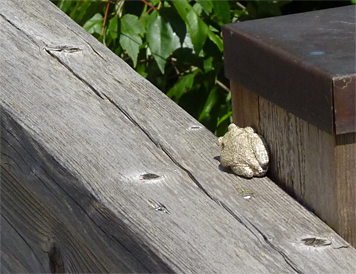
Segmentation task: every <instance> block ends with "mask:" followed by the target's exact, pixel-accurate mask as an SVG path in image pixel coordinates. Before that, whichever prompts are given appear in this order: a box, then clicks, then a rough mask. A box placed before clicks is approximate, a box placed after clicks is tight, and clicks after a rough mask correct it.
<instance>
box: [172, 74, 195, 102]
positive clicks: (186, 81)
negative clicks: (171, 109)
mask: <svg viewBox="0 0 356 274" xmlns="http://www.w3.org/2000/svg"><path fill="white" fill-rule="evenodd" d="M198 72H199V70H195V71H194V72H193V73H190V74H188V75H186V76H184V77H182V78H181V79H180V80H179V82H178V83H177V84H176V85H175V86H173V87H172V88H171V89H170V90H169V91H168V93H167V96H168V97H169V98H173V97H174V100H175V101H176V102H178V101H179V99H180V97H182V95H183V94H184V93H185V92H187V90H189V89H191V88H192V87H193V83H194V78H195V76H196V75H197V73H198Z"/></svg>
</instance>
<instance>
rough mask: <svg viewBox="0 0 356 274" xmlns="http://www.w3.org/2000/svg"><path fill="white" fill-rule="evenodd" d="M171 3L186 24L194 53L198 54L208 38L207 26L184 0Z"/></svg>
mask: <svg viewBox="0 0 356 274" xmlns="http://www.w3.org/2000/svg"><path fill="white" fill-rule="evenodd" d="M172 3H173V5H174V7H175V8H176V9H177V11H178V13H179V15H180V16H181V17H182V19H183V20H184V22H185V23H186V26H187V30H188V33H189V34H190V38H191V40H192V43H193V46H194V51H195V53H196V54H199V52H200V51H201V49H202V48H203V45H204V43H205V40H206V38H207V36H208V34H207V32H208V31H209V28H208V26H207V25H206V24H205V23H204V22H203V20H201V19H200V17H199V16H198V14H197V13H196V11H195V10H194V9H193V7H192V6H191V5H189V3H188V2H187V1H186V0H180V1H173V2H172Z"/></svg>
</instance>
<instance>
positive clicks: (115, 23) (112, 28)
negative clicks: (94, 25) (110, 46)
mask: <svg viewBox="0 0 356 274" xmlns="http://www.w3.org/2000/svg"><path fill="white" fill-rule="evenodd" d="M118 32H119V18H118V17H113V18H111V19H110V21H109V34H110V36H111V38H112V39H117V37H118Z"/></svg>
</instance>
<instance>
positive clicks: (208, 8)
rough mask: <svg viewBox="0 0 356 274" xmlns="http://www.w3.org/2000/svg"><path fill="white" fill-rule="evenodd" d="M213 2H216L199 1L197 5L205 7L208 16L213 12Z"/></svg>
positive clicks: (208, 0)
mask: <svg viewBox="0 0 356 274" xmlns="http://www.w3.org/2000/svg"><path fill="white" fill-rule="evenodd" d="M212 2H214V1H211V0H197V3H199V4H200V5H201V6H202V7H203V9H204V11H205V12H206V14H208V15H209V13H210V12H211V10H212V8H213V4H212Z"/></svg>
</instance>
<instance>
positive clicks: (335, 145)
mask: <svg viewBox="0 0 356 274" xmlns="http://www.w3.org/2000/svg"><path fill="white" fill-rule="evenodd" d="M338 18H339V19H340V20H341V19H343V20H344V19H345V20H346V21H345V22H350V24H349V26H348V27H347V28H346V29H345V24H343V25H340V24H339V23H338V22H341V21H338V20H339V19H338ZM355 19H356V18H355V12H354V7H352V6H348V7H342V8H336V9H331V10H325V11H316V12H311V13H304V14H297V15H291V16H283V17H277V18H268V19H263V20H255V21H250V22H243V23H236V24H231V25H227V26H225V29H224V44H225V57H226V58H225V59H226V66H225V68H226V73H227V76H228V77H229V78H230V83H231V90H232V104H233V118H234V122H235V123H236V124H237V125H238V126H242V127H245V126H252V127H254V128H255V129H256V130H257V132H259V133H260V134H261V135H263V137H264V138H265V139H266V141H267V144H268V146H269V149H270V153H271V163H270V170H269V172H268V176H269V177H270V178H271V179H273V180H274V181H275V182H277V183H278V184H279V185H280V186H281V187H282V188H283V189H285V190H286V191H287V192H288V193H290V194H291V195H293V196H294V197H295V198H297V200H298V201H300V202H301V203H302V204H303V205H305V206H306V207H307V208H308V209H310V210H311V211H312V212H314V213H315V214H316V215H318V216H319V217H320V218H321V219H322V220H324V221H325V222H326V223H327V224H328V225H330V226H331V227H332V228H333V229H335V230H336V231H337V232H338V233H339V234H340V235H341V236H343V237H344V238H345V239H346V240H347V241H349V242H350V243H351V244H352V245H354V246H356V133H355V131H356V85H355V82H356V70H355V66H354V62H355V38H356V37H355V32H354V23H352V22H354V21H355ZM321 26H323V28H322V27H321ZM324 29H329V30H330V33H328V32H324V31H323V30H324ZM335 29H340V32H342V33H343V36H342V39H341V38H340V39H339V38H338V37H334V36H333V33H334V32H333V31H335ZM286 33H288V35H286ZM325 39H328V43H327V44H323V43H324V42H325V41H324V40H325ZM341 53H342V54H341ZM340 56H342V57H340ZM345 56H347V58H346V57H345ZM340 75H343V76H340Z"/></svg>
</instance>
